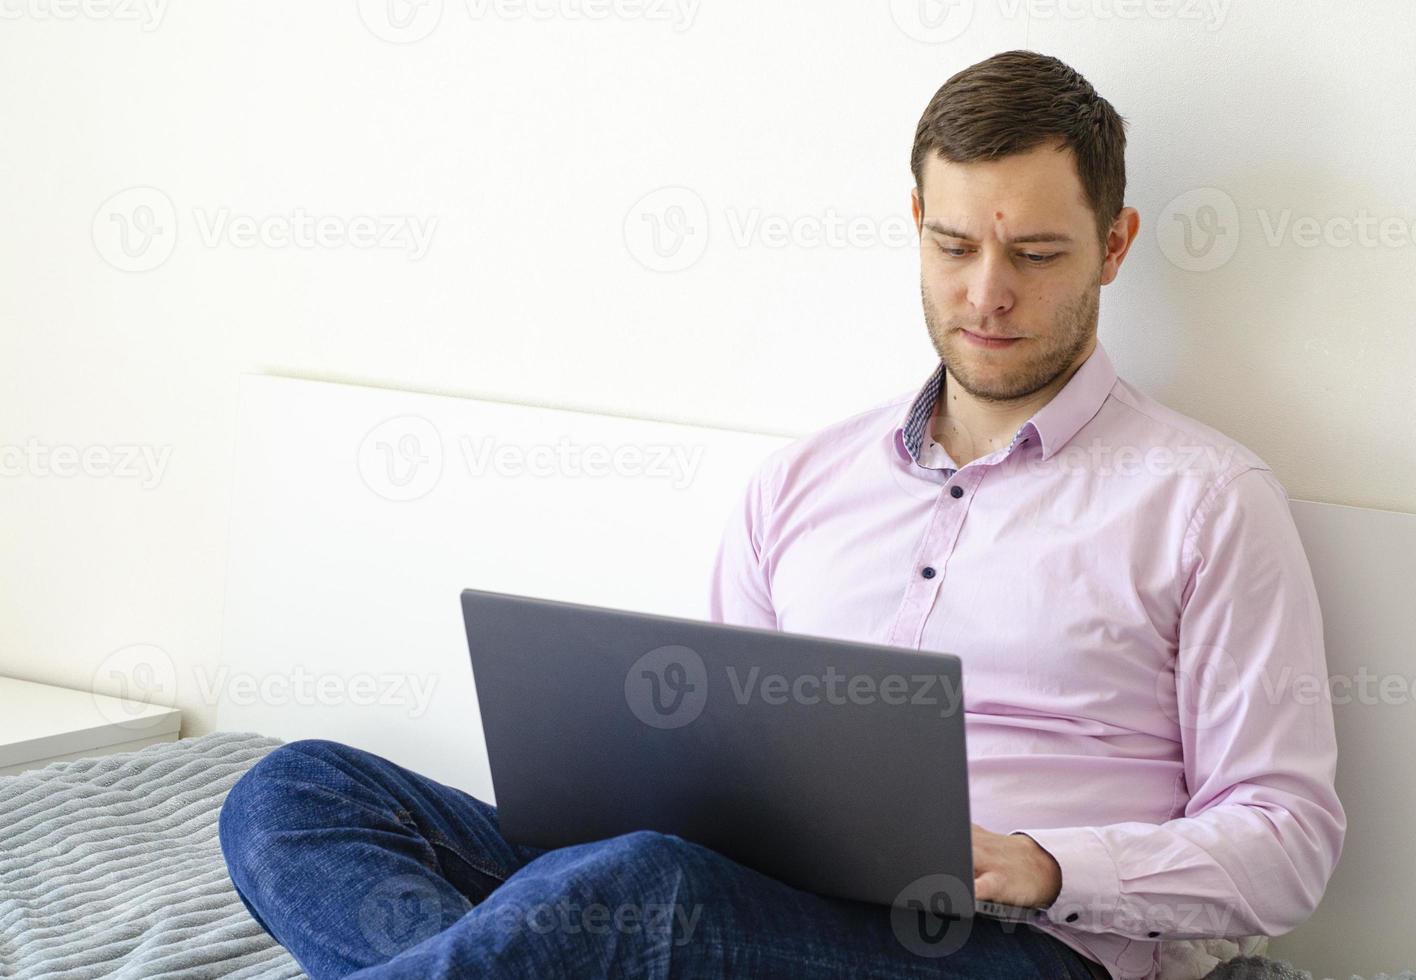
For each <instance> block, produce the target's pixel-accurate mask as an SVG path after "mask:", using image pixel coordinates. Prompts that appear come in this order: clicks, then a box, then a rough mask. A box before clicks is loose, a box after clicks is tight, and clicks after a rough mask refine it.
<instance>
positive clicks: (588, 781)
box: [462, 589, 1044, 922]
mask: <svg viewBox="0 0 1416 980" xmlns="http://www.w3.org/2000/svg"><path fill="white" fill-rule="evenodd" d="M462 612H463V618H464V620H465V623H466V627H467V643H468V648H469V650H470V653H471V660H472V672H473V678H474V683H475V685H476V690H477V701H478V704H479V706H480V709H481V715H482V730H483V733H484V735H485V738H486V745H487V755H488V760H489V762H490V764H491V775H492V787H493V791H494V793H495V795H496V805H497V811H498V816H499V820H500V824H501V829H502V833H503V834H504V835H505V836H506V838H507V839H508V840H510V841H512V842H514V843H519V844H528V845H532V846H536V847H544V848H552V847H562V846H566V845H570V844H579V843H584V842H587V841H594V840H602V839H605V838H609V837H614V836H617V835H619V834H624V833H629V832H631V831H636V830H655V831H659V832H661V833H665V834H674V835H677V836H679V837H682V838H684V839H685V840H690V841H695V842H697V843H699V844H702V845H704V846H707V847H709V848H712V849H713V850H716V851H718V852H719V853H720V854H723V855H724V856H726V857H728V858H731V859H732V860H734V861H737V862H738V863H739V864H743V865H745V866H747V867H750V868H754V869H756V870H758V871H760V872H762V873H763V874H766V875H769V876H770V877H773V878H776V879H778V880H780V881H782V882H784V883H786V884H788V885H792V886H794V887H797V888H800V889H803V890H806V891H811V892H816V893H818V894H822V895H829V896H834V897H837V898H845V899H855V900H859V901H865V902H873V903H878V904H881V905H889V906H893V907H894V908H896V909H900V910H912V911H914V912H916V913H932V914H933V915H936V916H940V917H944V918H949V919H967V918H970V917H972V916H973V915H975V914H981V915H987V916H990V917H994V918H999V919H1004V920H1007V921H1010V922H1031V921H1034V920H1037V919H1039V918H1041V917H1042V916H1043V914H1044V913H1043V912H1042V910H1040V909H1031V908H1020V907H1017V906H1010V905H1003V904H1000V903H995V902H980V901H977V900H975V898H974V894H973V847H972V842H971V835H970V820H969V792H968V759H967V755H966V753H965V745H964V711H963V687H962V683H961V671H960V662H959V658H958V657H956V656H954V655H952V654H948V653H932V652H928V651H921V650H910V649H905V648H900V647H891V646H880V645H874V644H866V643H856V642H849V641H843V640H836V639H826V638H821V637H814V636H807V635H803V634H794V633H783V632H778V631H773V630H761V629H751V628H747V627H742V626H731V625H725V624H721V623H711V622H700V621H698V620H692V619H681V618H676V617H670V616H658V615H650V614H646V613H638V612H630V611H626V610H621V609H607V608H601V607H597V606H589V605H579V604H575V603H569V602H558V601H553V600H549V599H540V598H533V597H529V596H519V595H509V594H505V593H498V592H486V591H478V590H470V589H469V590H467V591H464V592H463V593H462Z"/></svg>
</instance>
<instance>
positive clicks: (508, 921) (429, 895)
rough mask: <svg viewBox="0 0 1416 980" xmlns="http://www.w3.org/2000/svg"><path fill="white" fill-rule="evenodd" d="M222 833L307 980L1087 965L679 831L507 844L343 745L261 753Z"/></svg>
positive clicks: (940, 973) (485, 815)
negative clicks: (785, 874)
mask: <svg viewBox="0 0 1416 980" xmlns="http://www.w3.org/2000/svg"><path fill="white" fill-rule="evenodd" d="M219 826H220V838H221V849H222V853H223V854H224V855H225V858H226V864H227V868H228V869H229V871H230V874H231V880H232V882H233V883H234V884H235V886H236V891H237V893H238V894H239V895H240V896H241V901H242V902H243V903H245V906H246V908H247V909H249V910H250V913H251V915H252V916H254V917H255V919H256V921H257V922H258V923H260V925H261V927H262V928H263V929H265V931H266V932H268V933H270V935H271V936H272V937H274V938H275V940H276V941H277V942H279V943H280V944H281V945H283V946H284V947H285V948H286V949H288V950H289V951H290V953H291V955H293V956H294V958H295V959H296V960H297V961H298V962H299V963H300V965H301V966H302V967H304V969H305V971H306V972H307V973H308V974H309V975H310V976H311V978H313V980H324V978H326V977H357V978H359V980H371V978H374V977H379V978H395V977H397V978H404V977H406V978H410V980H430V978H441V977H446V978H453V977H569V978H575V980H588V978H593V977H607V978H608V977H615V978H627V980H638V978H644V980H650V978H654V980H658V978H665V980H668V978H693V980H699V978H709V977H754V978H759V977H765V978H773V977H789V978H793V980H796V978H801V977H852V978H855V977H867V976H868V977H877V978H906V977H909V978H916V977H930V978H953V977H987V978H989V980H1010V978H1023V977H1026V978H1028V980H1038V978H1047V980H1073V978H1075V980H1088V978H1090V977H1091V976H1092V973H1091V972H1090V970H1089V968H1088V966H1087V965H1086V961H1085V960H1083V959H1082V958H1081V957H1079V956H1078V955H1077V954H1076V953H1075V952H1073V951H1072V950H1071V949H1069V948H1068V947H1066V946H1065V945H1063V944H1062V943H1060V942H1058V941H1057V940H1055V939H1053V938H1052V937H1050V936H1047V935H1045V934H1043V933H1041V932H1038V931H1036V930H1034V929H1032V928H1031V927H1029V926H1025V925H1010V924H1006V923H1001V922H998V921H995V920H992V919H984V918H976V919H972V920H966V921H964V922H955V923H951V924H949V925H948V928H947V929H944V928H940V925H941V924H942V923H943V920H936V921H935V922H934V923H933V924H931V923H929V922H926V921H924V920H923V919H916V918H914V917H913V916H914V914H913V913H907V914H902V913H900V912H899V911H895V912H892V911H891V910H890V909H888V908H885V907H883V906H877V905H870V904H866V903H862V902H851V901H844V900H840V899H833V898H824V897H822V896H819V895H813V894H810V893H808V892H804V891H800V890H798V889H795V888H791V887H789V886H787V885H785V884H782V883H781V882H779V881H776V880H774V879H772V878H769V877H766V876H765V875H762V874H759V873H757V872H755V871H752V870H750V869H748V868H745V867H743V866H742V865H739V864H737V863H735V862H733V861H730V860H728V859H727V858H725V857H723V856H721V855H719V854H717V853H716V852H714V851H711V850H709V849H707V848H704V847H701V846H699V845H697V844H692V843H689V842H687V841H685V840H683V839H681V838H679V837H675V836H671V835H665V834H660V833H654V832H649V831H642V832H638V833H632V834H625V835H623V836H620V837H615V838H611V839H609V840H603V841H597V842H594V843H590V844H581V845H577V846H574V847H565V848H559V849H556V850H549V851H547V850H541V849H538V848H533V847H524V846H519V845H516V844H511V843H509V842H507V841H506V840H505V839H504V838H503V837H502V835H501V832H500V831H499V830H498V825H497V813H496V810H495V809H494V808H493V807H491V806H488V805H487V804H485V803H482V802H481V801H479V800H477V799H475V798H473V797H471V796H469V795H467V794H466V793H463V792H461V791H459V790H456V789H453V788H452V787H449V786H444V785H443V784H441V783H438V782H435V781H434V780H432V779H428V778H427V777H425V776H420V775H419V774H417V773H415V772H412V771H410V770H408V769H405V768H403V767H401V766H398V765H395V764H394V763H392V762H389V761H388V760H387V759H383V758H380V757H379V756H376V755H373V754H371V753H368V752H364V751H361V750H359V749H355V748H352V747H350V746H347V745H341V744H339V743H337V742H329V741H322V740H315V739H307V740H303V741H297V742H291V743H289V744H287V745H283V746H280V747H278V748H276V749H275V750H274V751H272V752H271V753H269V754H268V755H266V756H265V757H264V758H262V759H261V760H260V761H259V762H258V763H257V764H256V765H255V766H253V767H252V768H251V769H250V770H249V771H247V772H246V773H245V774H244V775H243V776H242V777H241V779H240V780H239V781H238V782H237V783H236V785H235V786H233V787H232V789H231V792H230V794H229V795H228V796H227V798H226V802H225V804H224V805H223V807H222V810H221V817H220V824H219ZM902 923H904V924H905V925H906V926H909V927H911V928H917V929H918V932H917V933H916V934H911V932H910V928H905V929H902V928H901V924H902ZM956 927H960V928H962V929H964V930H965V931H966V937H964V938H962V939H961V938H960V933H959V931H958V929H957V928H956ZM945 932H949V933H950V935H949V937H948V938H947V940H945V941H944V942H942V943H941V942H940V935H941V933H945ZM941 951H942V954H941Z"/></svg>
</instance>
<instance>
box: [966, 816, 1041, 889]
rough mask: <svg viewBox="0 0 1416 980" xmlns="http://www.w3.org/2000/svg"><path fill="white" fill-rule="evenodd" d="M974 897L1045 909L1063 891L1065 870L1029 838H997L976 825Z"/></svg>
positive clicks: (998, 835) (989, 831)
mask: <svg viewBox="0 0 1416 980" xmlns="http://www.w3.org/2000/svg"><path fill="white" fill-rule="evenodd" d="M972 828H973V859H974V897H975V898H977V899H979V900H981V901H985V902H1001V903H1003V904H1004V905H1021V906H1024V907H1027V908H1046V907H1047V906H1049V905H1051V904H1052V903H1053V902H1054V901H1056V900H1057V894H1058V893H1059V892H1060V891H1062V869H1061V868H1060V867H1059V866H1058V864H1057V861H1056V859H1055V858H1053V856H1052V855H1051V854H1049V853H1047V851H1046V850H1044V849H1043V847H1042V845H1041V844H1039V843H1038V842H1037V841H1035V840H1033V839H1032V838H1031V837H1029V836H1028V835H1027V834H995V833H993V832H992V831H991V830H984V829H983V828H982V827H980V826H979V825H978V824H973V825H972Z"/></svg>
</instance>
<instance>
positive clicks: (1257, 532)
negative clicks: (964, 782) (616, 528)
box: [708, 343, 1346, 977]
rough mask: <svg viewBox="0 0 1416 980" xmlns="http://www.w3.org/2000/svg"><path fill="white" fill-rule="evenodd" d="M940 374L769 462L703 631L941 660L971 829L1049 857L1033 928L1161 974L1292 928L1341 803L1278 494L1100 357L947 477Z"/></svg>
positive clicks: (1302, 577) (1260, 473)
mask: <svg viewBox="0 0 1416 980" xmlns="http://www.w3.org/2000/svg"><path fill="white" fill-rule="evenodd" d="M944 383H946V382H945V378H944V375H943V365H942V364H941V365H939V366H938V367H937V368H936V369H935V371H934V373H933V374H932V375H931V376H930V378H929V380H928V381H927V382H926V383H925V385H924V387H923V389H921V390H920V391H919V392H918V393H917V394H916V393H907V394H904V395H901V396H900V397H898V398H895V399H892V400H891V401H889V402H887V403H885V404H883V405H880V406H878V407H875V408H872V409H870V410H868V411H865V412H862V413H861V414H859V415H856V416H853V417H852V418H848V419H846V420H844V421H842V422H838V423H836V424H834V425H831V426H829V427H827V428H825V429H823V430H821V431H820V432H817V433H814V434H812V435H809V436H806V437H803V438H801V439H798V440H797V441H795V442H794V443H792V444H791V445H788V446H786V447H784V448H782V449H779V450H777V451H776V452H774V453H772V454H771V455H770V456H769V457H768V458H767V459H766V461H765V462H764V463H763V464H762V465H761V467H760V468H759V469H758V470H757V472H756V473H755V474H754V476H753V478H752V480H751V481H750V483H749V486H748V488H747V492H746V493H745V495H744V496H743V498H742V502H741V505H740V507H739V508H738V510H737V511H736V514H735V516H734V518H733V520H732V521H731V523H730V524H729V526H728V528H727V530H726V533H725V534H724V536H723V539H722V542H721V544H720V546H719V550H718V555H717V559H716V562H715V566H714V570H713V575H712V581H711V584H710V589H709V600H708V606H709V614H708V618H710V619H712V620H713V621H716V622H727V623H734V624H738V625H743V626H755V627H760V628H767V629H780V630H785V631H789V632H793V633H806V634H814V635H818V636H829V637H838V638H842V639H849V640H860V641H865V642H871V643H884V644H890V645H894V646H902V647H910V648H915V649H924V650H939V651H948V652H950V653H954V654H956V655H958V656H959V657H960V658H961V660H962V662H963V679H964V708H965V728H966V732H967V739H968V756H969V781H970V793H971V803H972V817H973V821H974V822H975V823H977V824H979V825H980V826H982V827H985V828H987V829H989V830H993V831H995V832H998V833H1012V832H1014V831H1023V832H1026V833H1027V834H1028V835H1029V836H1031V837H1033V838H1034V839H1035V840H1037V842H1038V843H1039V844H1041V845H1042V846H1043V847H1044V848H1046V849H1047V850H1048V851H1049V852H1050V853H1051V854H1052V855H1053V856H1054V857H1055V858H1056V859H1057V862H1058V864H1059V865H1060V867H1061V869H1062V892H1061V894H1060V895H1059V896H1058V897H1057V900H1056V901H1055V902H1054V903H1053V904H1052V905H1051V906H1050V907H1049V908H1048V911H1047V919H1046V921H1044V922H1042V923H1041V924H1040V926H1039V928H1041V929H1042V930H1043V931H1045V932H1048V933H1050V934H1052V935H1054V936H1056V937H1057V938H1058V939H1060V940H1061V941H1062V942H1064V943H1066V944H1067V945H1069V946H1071V947H1073V948H1075V949H1077V950H1079V951H1081V952H1082V953H1083V954H1084V955H1086V956H1088V957H1090V958H1092V959H1095V960H1097V961H1098V962H1100V963H1101V964H1103V965H1104V966H1105V967H1106V968H1107V969H1108V971H1109V972H1110V973H1111V975H1112V976H1113V977H1155V976H1157V975H1158V970H1159V964H1160V962H1161V955H1162V952H1165V953H1166V958H1167V959H1169V958H1170V957H1172V956H1174V955H1175V954H1176V953H1177V952H1184V950H1183V949H1180V948H1179V947H1177V946H1171V944H1172V943H1176V944H1178V943H1180V942H1181V941H1184V940H1193V939H1197V938H1202V937H1219V936H1227V937H1238V936H1249V935H1276V934H1279V933H1282V932H1285V931H1287V930H1289V929H1292V928H1293V927H1294V926H1296V925H1297V924H1298V923H1300V922H1302V921H1303V920H1304V919H1305V918H1307V917H1308V916H1309V915H1310V914H1311V913H1312V912H1313V910H1314V908H1315V907H1316V906H1317V903H1318V900H1319V898H1320V897H1321V896H1322V893H1323V890H1324V888H1325V887H1326V885H1327V881H1328V877H1329V875H1330V874H1331V873H1332V870H1333V867H1334V866H1335V865H1336V863H1337V859H1338V855H1339V853H1340V852H1341V849H1342V840H1343V835H1344V833H1345V830H1346V815H1345V814H1344V812H1343V809H1342V805H1341V803H1340V802H1339V801H1338V798H1337V795H1336V792H1335V790H1334V787H1333V775H1334V770H1335V767H1336V763H1337V746H1336V741H1335V738H1334V733H1333V719H1332V707H1331V704H1330V701H1329V700H1328V699H1327V696H1326V695H1327V676H1328V675H1327V667H1326V663H1325V659H1324V654H1323V631H1322V617H1321V612H1320V610H1319V608H1318V600H1317V594H1316V592H1315V590H1314V587H1313V580H1312V575H1311V572H1310V571H1309V567H1308V562H1307V558H1306V556H1305V554H1304V552H1303V547H1302V543H1301V542H1300V540H1299V537H1298V532H1297V529H1296V528H1295V526H1294V523H1293V519H1292V516H1291V514H1290V511H1289V508H1288V498H1287V495H1286V493H1285V491H1284V489H1283V486H1282V485H1281V484H1280V483H1279V482H1278V480H1277V479H1276V478H1275V477H1274V475H1273V473H1272V472H1270V470H1269V468H1268V467H1267V466H1266V465H1265V464H1264V462H1263V461H1262V460H1261V459H1259V458H1258V457H1257V456H1255V455H1254V454H1253V453H1252V452H1250V451H1249V450H1248V449H1246V448H1244V447H1243V446H1241V445H1239V444H1238V443H1236V442H1234V441H1233V440H1231V439H1228V438H1226V437H1225V436H1224V435H1223V434H1221V433H1219V432H1217V431H1216V430H1214V429H1212V428H1210V427H1208V426H1205V425H1203V424H1201V423H1199V422H1197V421H1195V420H1193V419H1190V418H1187V417H1186V416H1183V415H1180V414H1179V413H1177V412H1174V411H1172V410H1170V409H1168V408H1166V407H1164V406H1163V405H1160V404H1158V403H1157V402H1155V401H1153V400H1152V399H1150V398H1148V397H1147V396H1146V395H1144V394H1142V393H1141V392H1140V391H1138V390H1136V389H1135V388H1133V387H1132V386H1131V385H1129V384H1127V383H1126V382H1125V381H1123V380H1121V379H1120V378H1118V377H1117V375H1116V372H1115V369H1114V368H1113V367H1112V364H1111V361H1110V359H1109V358H1108V357H1107V356H1106V353H1105V351H1104V350H1103V349H1102V347H1101V346H1100V344H1099V343H1098V345H1097V347H1096V349H1095V350H1094V351H1093V353H1092V354H1091V355H1090V356H1089V357H1088V358H1087V360H1086V362H1085V363H1084V364H1082V366H1081V367H1080V368H1078V370H1077V371H1076V373H1075V374H1074V375H1073V376H1072V378H1071V379H1070V380H1069V381H1068V383H1067V385H1066V386H1065V387H1064V388H1063V389H1062V390H1061V391H1059V392H1058V393H1057V395H1056V396H1055V397H1054V398H1053V399H1052V400H1051V401H1050V402H1049V403H1048V404H1047V405H1045V406H1044V407H1042V408H1041V409H1039V410H1038V411H1037V412H1036V413H1035V414H1034V415H1033V417H1032V418H1031V419H1029V420H1028V421H1027V422H1026V423H1025V424H1024V425H1023V427H1022V428H1021V429H1019V430H1018V432H1017V434H1016V435H1015V436H1014V438H1013V441H1012V444H1011V445H1010V446H1009V447H1008V448H1007V449H1005V450H999V451H996V452H994V453H991V454H989V455H986V456H983V457H982V458H980V459H977V460H975V461H973V462H971V463H969V464H968V465H966V466H964V467H963V468H962V469H959V470H957V471H956V470H955V468H954V463H953V462H952V461H951V460H950V459H949V457H948V456H947V455H946V454H945V452H944V451H943V449H942V447H940V446H938V445H935V444H933V440H932V439H931V438H930V435H929V433H930V431H931V428H932V426H931V425H930V420H931V418H932V412H933V409H934V407H935V405H936V396H937V395H938V394H939V391H940V387H941V385H943V384H944ZM1163 946H1170V947H1171V948H1170V949H1168V950H1163V949H1162V947H1163Z"/></svg>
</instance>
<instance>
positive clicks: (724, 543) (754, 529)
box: [708, 467, 777, 629]
mask: <svg viewBox="0 0 1416 980" xmlns="http://www.w3.org/2000/svg"><path fill="white" fill-rule="evenodd" d="M762 479H763V471H762V468H760V467H759V469H758V470H757V471H756V472H755V473H754V474H753V475H752V478H751V479H750V480H749V481H748V484H747V489H746V490H745V491H744V492H743V494H742V495H741V496H740V498H739V500H738V503H737V506H736V507H735V508H734V509H733V512H732V514H731V515H730V516H729V518H728V522H727V525H726V527H725V529H724V531H723V535H722V538H721V540H720V541H719V542H718V551H717V554H716V556H715V557H714V559H713V571H712V573H711V575H710V578H709V583H708V619H709V620H710V621H712V622H715V623H728V624H731V625H733V626H754V627H757V628H759V629H776V628H777V614H776V612H775V611H774V610H773V608H772V596H771V591H770V589H769V587H768V581H767V576H766V573H765V570H764V568H763V564H762V557H761V556H762V527H763V508H762Z"/></svg>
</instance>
